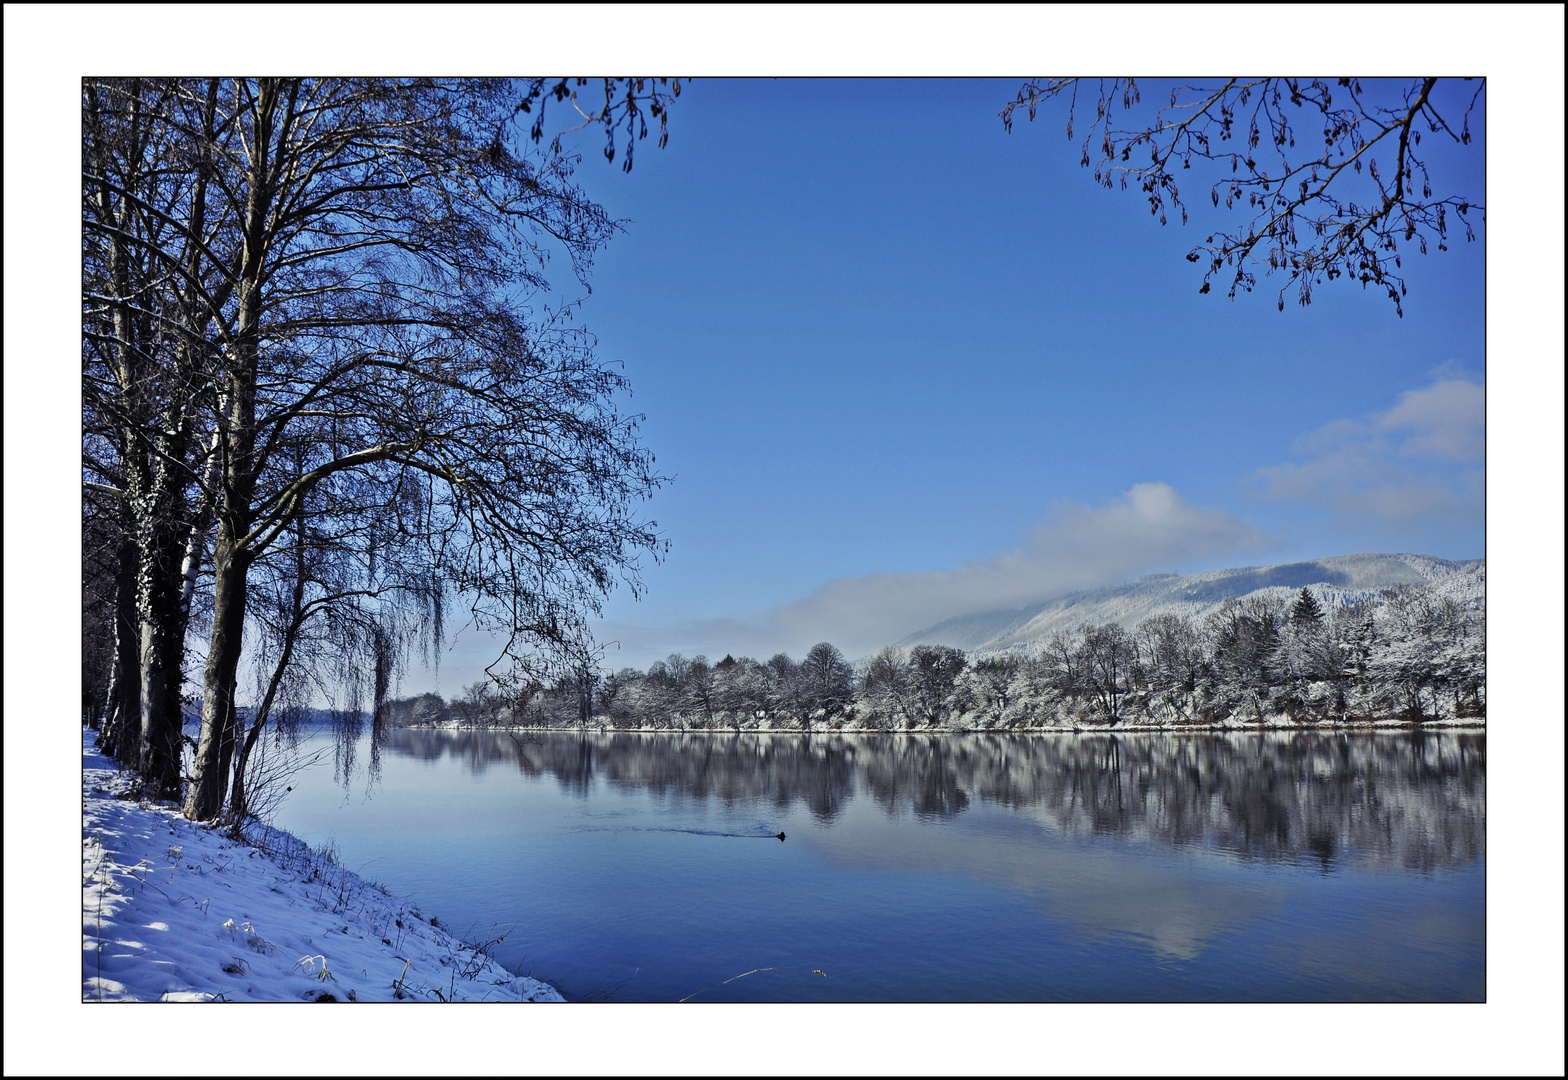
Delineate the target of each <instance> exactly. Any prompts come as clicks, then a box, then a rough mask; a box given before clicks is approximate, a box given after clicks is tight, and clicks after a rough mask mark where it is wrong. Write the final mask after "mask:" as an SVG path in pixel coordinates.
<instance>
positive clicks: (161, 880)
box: [82, 731, 563, 1002]
mask: <svg viewBox="0 0 1568 1080" xmlns="http://www.w3.org/2000/svg"><path fill="white" fill-rule="evenodd" d="M128 787H129V784H128V782H127V781H126V780H125V779H124V778H123V777H121V776H120V775H119V774H118V772H117V771H116V769H115V765H114V762H112V761H110V760H109V759H107V758H105V757H103V756H102V755H100V754H98V753H97V752H96V751H95V750H94V749H93V746H92V732H90V731H89V732H84V736H83V748H82V998H83V1000H84V1001H126V1000H131V1001H301V1002H304V1001H309V1002H332V1001H336V1002H367V1001H398V1000H401V1001H487V1002H495V1001H561V1000H563V999H562V997H561V995H560V994H559V993H557V992H556V990H555V988H554V987H551V986H549V985H548V984H546V983H542V982H539V981H538V980H536V979H531V978H526V977H523V976H519V975H514V974H513V973H512V972H510V971H507V970H505V969H504V968H502V967H501V966H500V965H499V964H497V963H496V962H495V961H494V960H492V959H490V957H489V956H488V955H487V954H486V952H485V951H484V949H483V948H482V946H483V944H484V942H485V941H486V940H487V939H490V938H494V937H495V936H496V934H497V933H499V932H501V930H500V929H497V928H484V927H477V928H468V927H457V928H453V929H452V930H449V929H448V928H447V927H445V926H443V925H441V924H440V921H439V919H440V916H439V914H438V913H433V912H422V911H420V910H419V909H418V908H417V907H416V906H414V905H411V904H409V903H407V902H406V901H402V900H399V899H398V898H396V897H394V896H390V895H388V894H387V893H386V892H385V891H384V890H383V889H381V888H380V887H378V886H376V885H374V884H372V883H370V882H367V881H364V880H362V879H361V878H359V877H358V876H357V875H355V874H353V873H352V872H350V871H348V870H346V869H344V868H343V867H341V866H339V865H337V864H336V862H335V861H333V860H332V859H331V858H330V856H329V855H328V854H327V853H323V852H320V851H315V850H312V849H310V848H308V847H306V846H305V845H304V844H303V843H301V842H300V841H299V840H298V839H296V838H294V837H292V836H289V835H287V834H284V833H278V832H269V833H267V834H266V838H265V845H264V846H265V849H266V850H261V849H258V848H257V847H252V846H249V845H247V844H243V843H239V842H236V841H234V840H231V839H229V838H227V837H226V836H224V835H223V834H222V833H221V832H220V831H219V830H216V829H211V828H203V827H201V826H198V825H195V824H193V823H192V822H190V821H187V820H185V818H183V817H182V816H180V814H179V812H178V810H176V809H175V808H174V807H173V806H160V805H149V804H146V803H140V802H138V801H137V800H135V799H134V798H125V797H124V796H125V795H126V792H127V788H128ZM503 929H504V928H503ZM454 931H455V932H456V933H458V934H460V935H461V936H462V937H464V938H466V939H467V941H466V942H465V941H461V940H459V938H458V937H455V936H454ZM475 944H478V945H479V946H481V947H480V948H476V947H475Z"/></svg>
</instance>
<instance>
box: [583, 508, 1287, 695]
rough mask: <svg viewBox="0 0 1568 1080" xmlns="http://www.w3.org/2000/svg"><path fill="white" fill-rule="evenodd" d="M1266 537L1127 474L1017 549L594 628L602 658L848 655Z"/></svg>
mask: <svg viewBox="0 0 1568 1080" xmlns="http://www.w3.org/2000/svg"><path fill="white" fill-rule="evenodd" d="M1268 544H1269V538H1268V537H1267V536H1266V535H1265V534H1264V533H1263V532H1262V531H1261V530H1260V529H1258V528H1257V527H1256V526H1254V525H1252V524H1250V523H1249V522H1246V521H1242V520H1241V519H1239V518H1236V517H1234V516H1232V515H1231V514H1228V513H1226V512H1225V511H1222V510H1217V509H1213V508H1209V507H1203V506H1196V505H1194V504H1192V503H1190V502H1188V501H1187V500H1185V499H1183V498H1182V497H1181V495H1180V494H1179V493H1178V492H1177V491H1176V490H1175V489H1174V488H1172V487H1170V486H1169V485H1168V484H1163V483H1146V484H1136V485H1134V486H1133V487H1132V488H1131V489H1130V490H1129V491H1127V492H1126V493H1125V494H1123V495H1122V496H1120V497H1119V498H1117V499H1114V500H1112V501H1110V502H1108V503H1106V504H1105V505H1103V506H1098V507H1084V506H1078V505H1074V504H1065V505H1063V506H1062V507H1060V508H1059V509H1057V510H1056V511H1055V512H1054V513H1052V514H1051V515H1050V516H1048V517H1047V518H1046V519H1045V520H1044V521H1042V522H1041V523H1040V524H1039V525H1037V526H1036V527H1035V528H1034V530H1033V531H1032V532H1031V533H1030V536H1029V538H1028V540H1027V542H1025V543H1024V544H1023V545H1022V546H1020V547H1018V548H1017V549H1015V550H1013V551H1009V552H1006V553H1004V554H1001V555H997V556H994V557H992V558H987V559H977V560H975V561H973V562H968V563H965V564H963V565H962V566H959V567H957V568H956V569H951V570H927V571H921V572H915V573H898V574H868V575H865V576H863V577H853V578H836V579H834V580H832V581H829V582H827V583H826V584H825V585H823V586H821V587H820V588H818V589H817V590H816V591H815V592H813V593H811V594H810V595H809V596H806V597H805V598H803V599H801V600H797V601H795V602H793V603H789V604H785V605H783V606H781V607H778V608H775V609H774V610H773V611H772V612H771V613H770V614H769V616H768V617H767V619H766V620H765V621H764V622H763V623H761V624H746V623H740V622H735V621H730V620H714V621H710V622H703V623H697V624H690V625H688V626H686V627H684V628H681V629H667V630H663V631H648V630H640V629H633V628H630V627H605V628H604V632H603V633H601V634H600V637H601V639H604V638H605V637H615V638H618V639H619V640H620V641H621V643H622V645H623V650H624V651H623V654H622V655H624V657H625V660H624V661H620V660H617V659H616V658H615V656H614V655H613V654H612V656H611V657H610V658H609V662H610V663H611V664H612V665H613V664H617V663H620V662H626V663H633V664H637V663H642V662H644V660H643V653H642V651H641V649H640V648H639V646H643V645H644V644H645V643H646V644H652V642H653V639H659V640H662V641H663V642H664V645H663V646H662V652H669V651H674V650H675V649H681V650H684V651H687V652H698V651H700V652H705V653H707V654H708V655H710V656H712V655H720V656H722V655H723V654H724V653H725V652H734V653H737V654H739V653H741V652H746V653H749V654H751V655H753V656H766V655H769V654H771V653H772V652H775V651H778V650H781V649H782V650H785V651H788V652H791V653H792V654H796V655H798V654H799V653H800V652H801V651H803V650H805V649H807V648H809V647H810V646H811V645H812V644H814V643H815V642H818V641H831V642H833V643H834V644H836V645H838V646H839V647H840V648H842V649H843V650H844V651H845V652H846V653H848V654H849V655H851V656H857V655H864V654H865V653H867V652H871V651H873V650H875V649H878V648H880V647H881V646H883V645H887V644H890V643H891V642H894V641H897V640H898V639H899V638H902V637H905V636H906V635H908V634H911V633H913V632H915V631H917V630H921V629H924V628H925V627H927V626H930V625H932V624H933V623H937V622H940V621H942V620H943V619H948V618H953V617H955V616H959V615H971V614H976V613H978V612H982V611H994V610H997V609H1004V608H1012V607H1021V606H1023V605H1025V604H1030V603H1035V602H1038V601H1041V600H1045V599H1048V598H1050V597H1052V596H1057V595H1061V594H1063V593H1067V592H1071V591H1072V590H1074V589H1082V588H1088V587H1091V586H1095V585H1100V584H1105V583H1107V582H1110V581H1115V580H1119V579H1121V578H1123V577H1126V576H1127V575H1129V574H1137V573H1141V572H1144V571H1147V570H1150V569H1154V568H1168V567H1172V566H1178V565H1182V564H1187V565H1191V564H1193V563H1196V562H1201V561H1204V560H1208V559H1215V558H1221V557H1226V556H1230V555H1235V554H1238V553H1241V552H1245V551H1255V550H1259V549H1262V548H1264V547H1266V546H1268ZM655 648H660V647H659V646H655ZM662 652H661V653H656V654H655V655H662Z"/></svg>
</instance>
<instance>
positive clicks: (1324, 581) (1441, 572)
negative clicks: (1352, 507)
mask: <svg viewBox="0 0 1568 1080" xmlns="http://www.w3.org/2000/svg"><path fill="white" fill-rule="evenodd" d="M1396 585H1426V586H1433V587H1436V588H1437V589H1438V591H1439V592H1440V593H1443V594H1445V595H1449V596H1452V597H1453V598H1454V599H1455V600H1458V601H1459V602H1461V603H1469V602H1471V601H1478V600H1480V599H1481V598H1482V597H1484V595H1485V592H1486V560H1485V559H1472V560H1469V561H1466V562H1450V561H1449V560H1447V559H1438V558H1434V557H1432V556H1430V555H1337V556H1334V557H1332V558H1327V559H1315V560H1313V561H1311V562H1297V563H1283V564H1281V565H1278V566H1243V567H1238V568H1236V569H1233V570H1213V571H1210V572H1208V573H1205V574H1182V575H1176V574H1149V575H1147V576H1146V577H1143V578H1140V579H1139V580H1138V581H1135V582H1133V583H1132V584H1130V585H1113V586H1108V587H1106V588H1101V589H1090V590H1086V591H1084V592H1076V593H1071V594H1069V595H1067V596H1063V597H1059V598H1057V599H1055V600H1048V601H1045V602H1044V603H1040V604H1035V605H1032V606H1030V607H1027V608H1022V609H1017V610H1012V611H994V612H986V613H983V614H979V615H964V616H960V617H958V618H955V619H948V620H946V621H944V622H940V623H937V624H936V625H935V626H932V627H928V628H927V629H925V630H921V631H919V632H918V633H914V634H911V635H909V636H908V637H906V638H905V639H904V640H902V641H900V642H898V645H899V646H900V647H901V648H909V647H910V646H913V645H920V644H933V645H934V644H941V645H954V646H957V647H958V648H960V649H964V650H965V651H967V652H969V653H971V654H974V655H977V656H985V655H989V654H993V653H1001V652H1022V651H1027V650H1028V649H1030V648H1032V647H1034V646H1037V645H1039V644H1040V643H1042V642H1044V641H1046V640H1048V639H1049V638H1050V636H1051V635H1052V634H1054V633H1055V632H1056V631H1058V630H1073V629H1076V628H1077V627H1078V626H1080V625H1081V624H1083V623H1105V622H1119V623H1121V624H1122V625H1123V626H1126V627H1127V628H1128V629H1131V628H1133V627H1135V626H1137V625H1138V623H1140V622H1142V621H1143V620H1144V619H1147V618H1149V617H1150V616H1151V615H1159V614H1162V613H1165V612H1171V613H1174V614H1177V615H1184V616H1187V617H1189V618H1195V617H1201V616H1203V615H1206V614H1207V613H1208V612H1210V611H1212V610H1213V609H1214V608H1217V607H1219V606H1220V604H1222V603H1223V602H1224V601H1226V600H1228V599H1240V598H1241V597H1244V596H1250V595H1252V594H1253V593H1268V594H1274V595H1277V596H1280V597H1289V596H1291V595H1293V594H1295V593H1297V592H1299V591H1300V590H1301V588H1302V587H1303V586H1308V587H1310V588H1311V589H1312V591H1313V593H1315V594H1316V595H1317V597H1318V599H1319V600H1320V601H1323V602H1325V605H1326V606H1328V607H1338V606H1340V605H1342V604H1351V603H1362V602H1368V601H1371V602H1376V601H1377V600H1378V599H1379V596H1380V594H1381V593H1382V591H1383V590H1384V589H1389V588H1393V587H1394V586H1396Z"/></svg>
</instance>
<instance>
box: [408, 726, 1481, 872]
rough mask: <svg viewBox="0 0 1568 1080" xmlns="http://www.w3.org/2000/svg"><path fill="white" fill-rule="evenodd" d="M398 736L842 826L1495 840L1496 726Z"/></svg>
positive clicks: (1345, 854) (1444, 851)
mask: <svg viewBox="0 0 1568 1080" xmlns="http://www.w3.org/2000/svg"><path fill="white" fill-rule="evenodd" d="M385 749H386V751H388V752H391V753H396V754H405V755H409V756H412V757H414V758H418V759H421V760H437V759H439V758H441V757H443V756H451V757H452V758H454V759H457V760H460V761H462V762H464V763H465V764H466V766H467V768H468V769H469V770H470V771H471V772H472V773H475V774H478V773H482V772H484V771H485V770H487V769H490V768H494V767H506V768H515V769H517V770H519V771H520V772H521V773H522V774H523V775H525V776H527V777H529V778H531V779H544V778H549V779H553V780H554V781H555V782H556V783H558V784H559V785H560V786H561V787H562V789H563V790H565V791H567V792H569V793H572V794H576V795H579V796H583V797H586V796H587V795H588V794H589V793H590V792H591V790H592V789H593V786H594V785H595V783H601V782H602V783H608V784H611V785H617V786H626V787H631V788H637V789H642V790H647V791H650V792H654V793H656V794H660V795H666V796H671V797H676V798H691V799H700V800H707V799H715V800H719V801H721V802H723V803H724V804H726V805H727V806H734V805H736V804H742V803H770V804H772V805H773V806H775V807H777V808H778V809H780V810H785V809H788V808H789V807H791V806H792V805H794V804H796V803H800V804H802V805H804V806H805V807H806V808H808V809H809V810H810V812H811V813H812V815H813V816H814V817H816V818H817V820H819V821H821V822H824V823H830V822H832V821H833V820H834V819H835V818H836V817H837V816H838V815H839V814H840V813H841V812H842V811H843V810H844V808H845V807H846V806H847V805H848V803H849V802H850V801H851V800H852V799H854V798H855V797H856V796H857V795H863V796H865V797H867V798H869V799H870V800H871V801H872V802H873V803H875V804H876V805H877V806H879V807H881V808H882V809H883V810H884V811H885V812H886V813H888V814H889V815H896V814H900V813H903V812H905V811H908V812H910V813H912V814H914V815H915V816H916V817H921V818H928V817H944V816H949V815H953V814H958V813H962V812H963V811H964V810H966V809H967V808H968V807H970V806H971V805H972V804H973V803H974V802H975V801H980V802H991V803H996V804H1000V805H1003V806H1007V807H1010V808H1013V809H1016V810H1020V811H1027V812H1028V813H1029V814H1030V816H1032V817H1035V818H1037V819H1039V820H1041V821H1043V822H1044V823H1045V824H1046V825H1047V826H1049V827H1051V828H1054V829H1057V830H1060V831H1062V832H1064V833H1067V834H1069V835H1090V836H1092V835H1109V836H1116V837H1124V838H1129V839H1134V840H1139V841H1150V842H1159V843H1164V844H1170V845H1189V844H1190V845H1203V846H1205V847H1213V848H1219V849H1221V850H1225V851H1229V852H1232V853H1234V854H1236V855H1238V856H1240V857H1243V858H1256V859H1265V860H1291V861H1296V860H1301V859H1304V858H1310V859H1315V860H1317V861H1318V862H1319V863H1320V864H1321V865H1322V866H1323V867H1324V868H1325V869H1332V868H1334V867H1335V866H1337V865H1339V864H1340V863H1341V862H1344V861H1351V862H1355V863H1359V864H1383V865H1397V866H1402V867H1405V868H1408V869H1423V870H1424V869H1433V868H1437V867H1445V866H1455V865H1460V864H1464V863H1469V862H1473V861H1475V860H1477V859H1480V858H1482V857H1484V855H1485V846H1486V736H1485V735H1484V734H1475V733H1430V732H1419V731H1416V732H1407V733H1401V734H1397V735H1360V734H1357V735H1350V734H1322V733H1309V734H1303V733H1267V734H1213V735H1191V734H1183V735H1161V734H1141V733H1135V734H1127V735H1121V736H1117V735H1065V734H1063V735H994V734H955V735H855V734H829V735H779V734H772V735H770V734H759V733H685V734H663V733H660V734H648V733H624V732H622V733H613V734H612V733H590V732H517V733H511V732H490V731H469V732H455V733H453V732H431V731H414V730H407V729H394V730H392V731H390V732H388V733H387V739H386V744H385Z"/></svg>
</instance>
